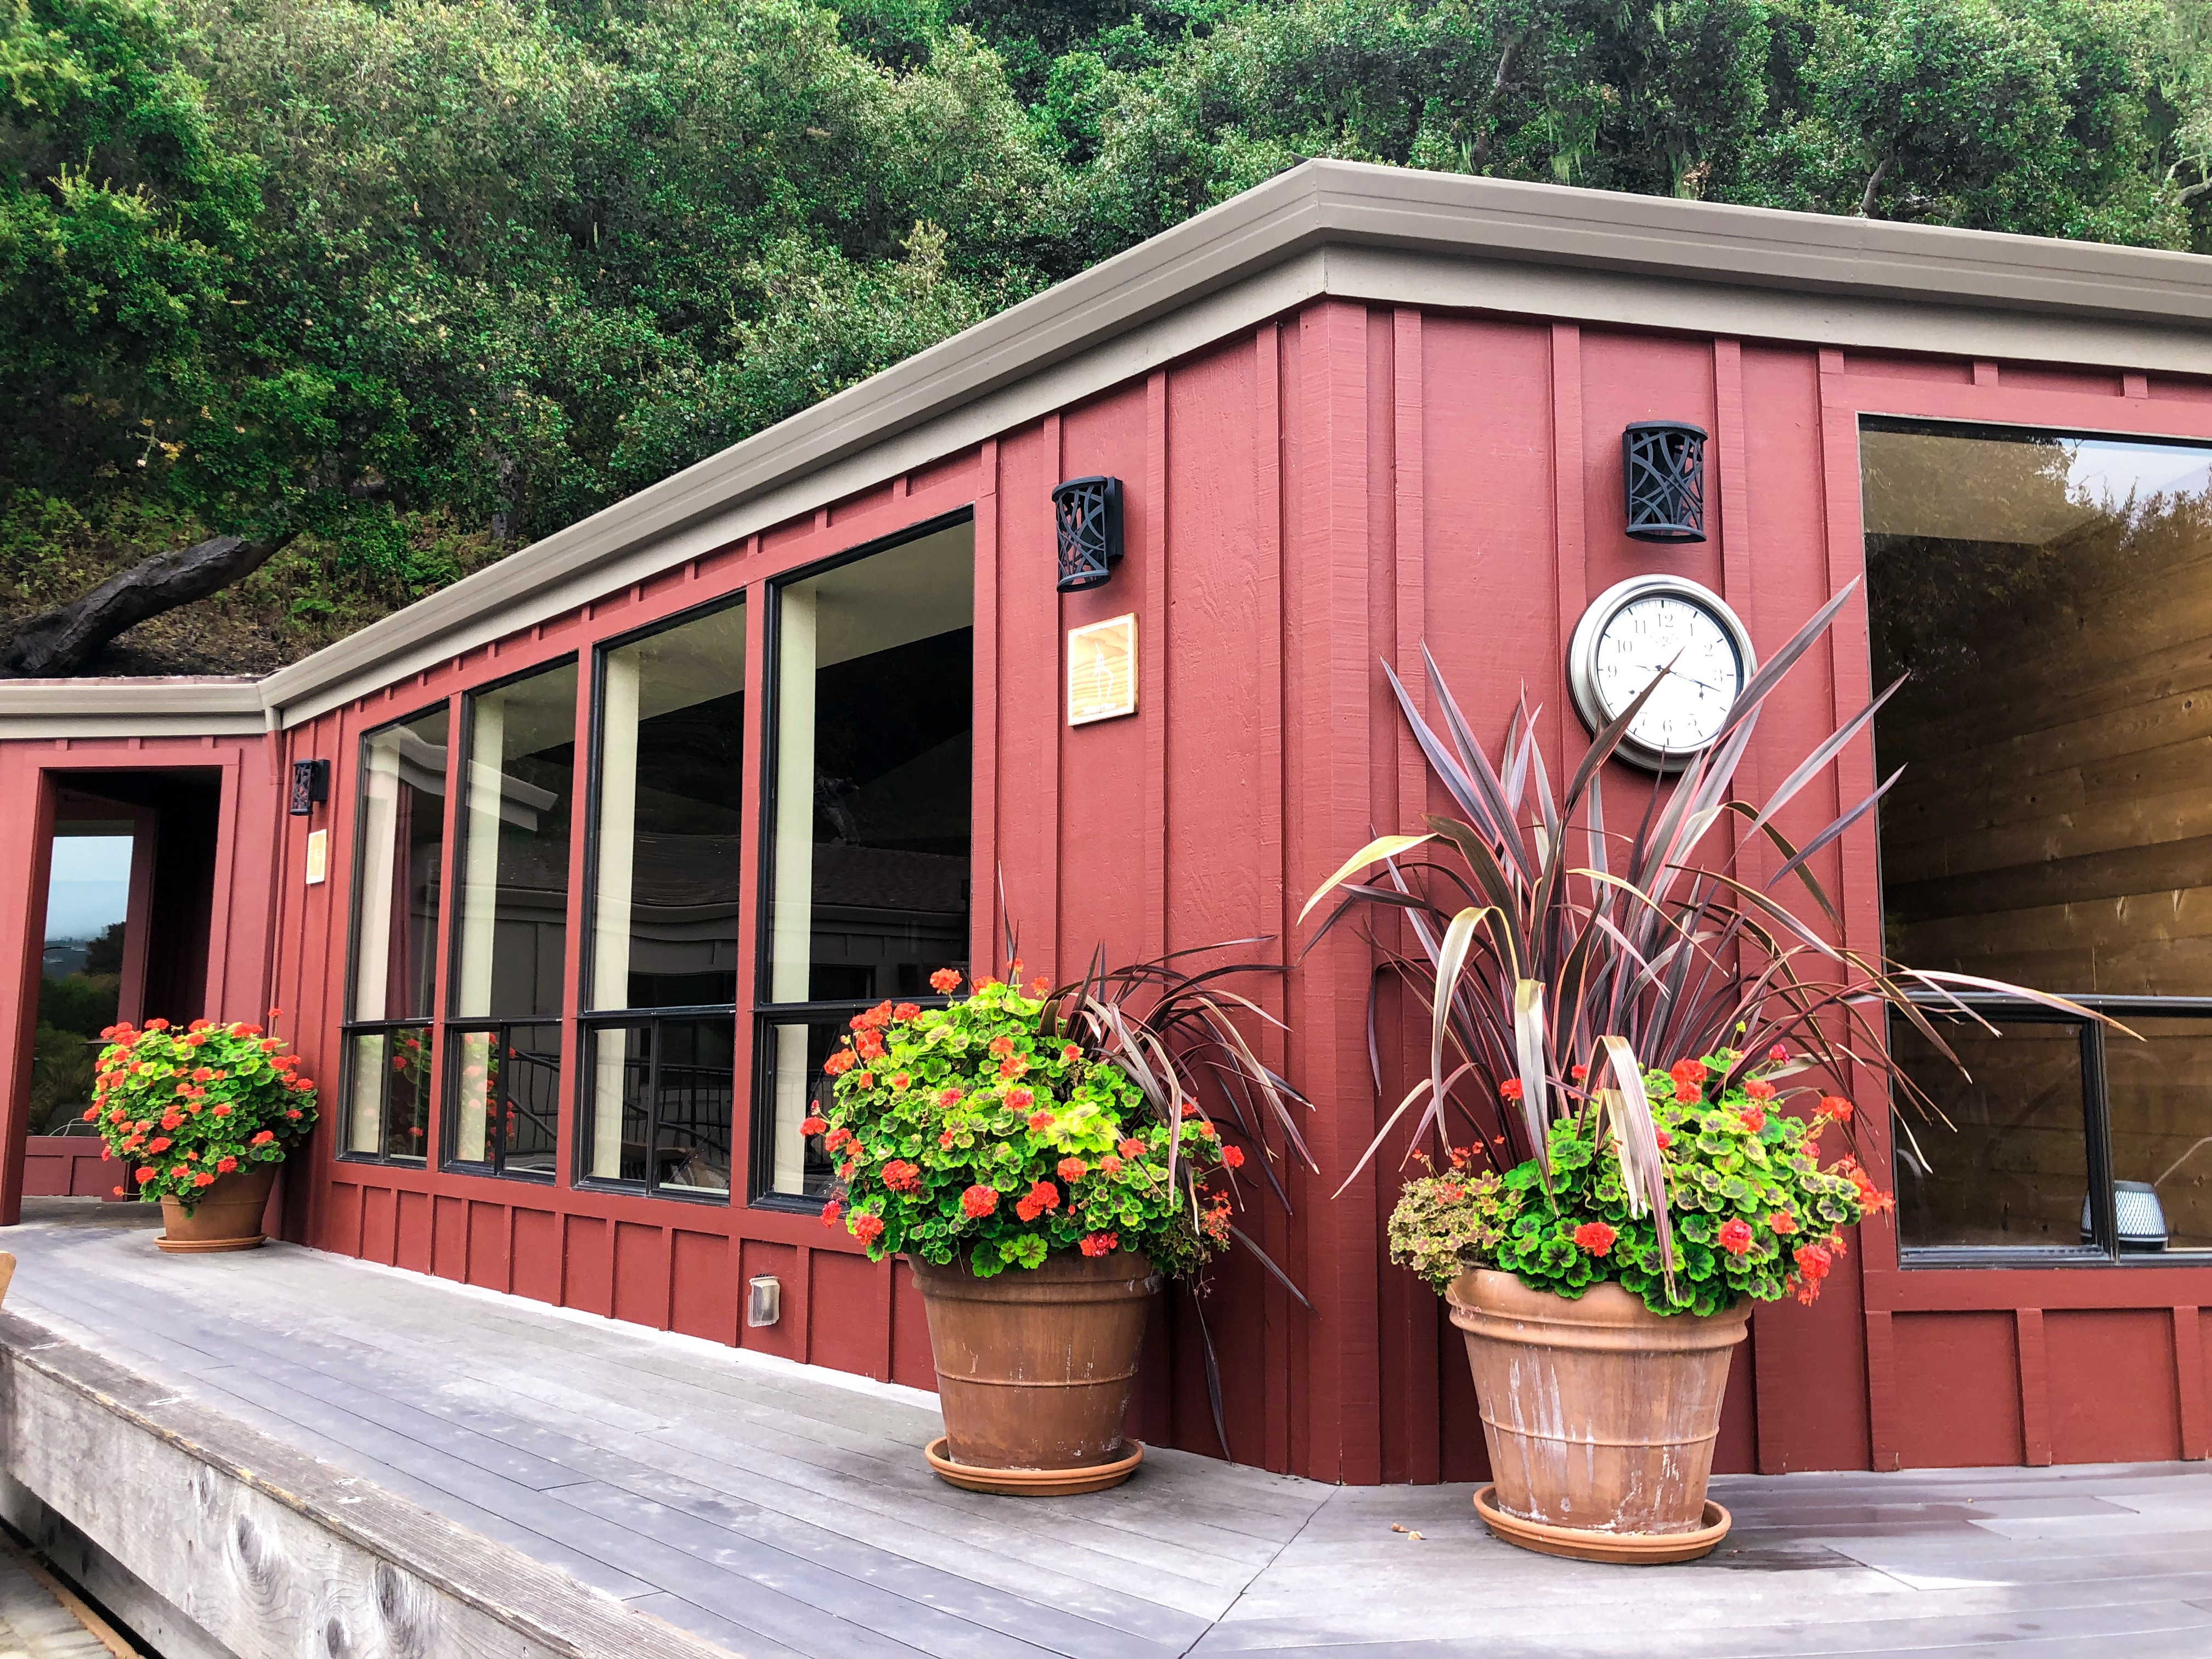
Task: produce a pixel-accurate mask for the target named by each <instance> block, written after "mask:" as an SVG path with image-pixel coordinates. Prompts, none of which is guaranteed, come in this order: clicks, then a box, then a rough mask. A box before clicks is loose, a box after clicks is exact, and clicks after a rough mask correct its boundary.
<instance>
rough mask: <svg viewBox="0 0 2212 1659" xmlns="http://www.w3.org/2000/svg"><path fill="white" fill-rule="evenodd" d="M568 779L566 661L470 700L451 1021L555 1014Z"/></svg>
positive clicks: (571, 708)
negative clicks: (459, 904)
mask: <svg viewBox="0 0 2212 1659" xmlns="http://www.w3.org/2000/svg"><path fill="white" fill-rule="evenodd" d="M575 771H576V665H575V663H574V660H573V659H572V660H570V661H568V662H564V663H562V664H560V665H556V666H555V667H552V668H547V669H541V670H539V671H538V672H536V673H534V674H531V675H528V676H526V677H525V678H521V679H519V680H514V681H511V682H510V683H508V684H506V685H501V686H495V687H493V688H492V689H491V690H486V691H479V692H477V694H476V695H474V696H471V697H470V698H469V700H468V769H467V772H466V774H465V780H466V781H465V784H464V786H463V793H462V820H461V836H460V849H459V854H457V856H458V857H459V861H460V866H461V907H460V915H459V918H458V921H457V924H456V926H455V927H454V951H453V955H454V975H453V994H452V998H451V1002H452V1006H451V1008H450V1010H449V1012H450V1013H451V1014H452V1015H453V1017H455V1018H463V1019H480V1018H483V1017H484V1016H486V1015H498V1016H501V1017H505V1018H518V1017H520V1018H527V1017H530V1016H533V1015H535V1016H540V1017H545V1018H557V1017H558V1016H559V1014H560V1012H561V990H562V970H563V968H564V966H565V956H566V949H567V944H568V822H569V817H570V805H571V799H570V798H571V795H572V793H573V792H574V787H575Z"/></svg>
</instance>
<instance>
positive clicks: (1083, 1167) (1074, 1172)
mask: <svg viewBox="0 0 2212 1659" xmlns="http://www.w3.org/2000/svg"><path fill="white" fill-rule="evenodd" d="M1055 1172H1056V1173H1057V1174H1058V1175H1059V1176H1060V1179H1061V1180H1062V1181H1066V1182H1077V1181H1080V1180H1082V1179H1083V1177H1084V1176H1087V1175H1089V1174H1090V1173H1091V1166H1090V1165H1089V1164H1085V1162H1084V1161H1083V1160H1082V1159H1081V1158H1062V1159H1060V1163H1059V1165H1058V1166H1057V1169H1056V1171H1055Z"/></svg>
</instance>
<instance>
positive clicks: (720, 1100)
mask: <svg viewBox="0 0 2212 1659" xmlns="http://www.w3.org/2000/svg"><path fill="white" fill-rule="evenodd" d="M735 1039H736V1030H735V1024H734V1021H733V1020H732V1019H731V1018H703V1019H684V1018H666V1019H646V1020H637V1021H634V1022H623V1023H622V1024H605V1025H594V1026H593V1027H592V1028H591V1030H590V1031H589V1033H588V1037H587V1040H588V1041H589V1042H590V1043H591V1045H592V1047H591V1055H590V1059H589V1060H588V1062H587V1063H588V1064H589V1065H590V1066H591V1068H592V1080H593V1092H594V1097H595V1098H596V1099H597V1100H599V1102H601V1103H602V1107H601V1109H600V1110H599V1112H597V1113H596V1114H595V1115H594V1116H593V1119H592V1149H591V1153H590V1169H591V1172H592V1174H593V1175H595V1176H601V1177H603V1178H605V1179H609V1180H617V1181H633V1182H649V1183H650V1184H651V1185H652V1186H653V1188H655V1189H656V1190H659V1191H670V1190H675V1191H683V1192H690V1193H695V1194H701V1195H714V1196H726V1195H727V1194H728V1193H729V1190H730V1125H731V1121H732V1118H731V1105H732V1097H733V1095H734V1088H733V1084H734V1080H735V1076H736V1073H735V1069H734V1067H735V1059H736V1054H735Z"/></svg>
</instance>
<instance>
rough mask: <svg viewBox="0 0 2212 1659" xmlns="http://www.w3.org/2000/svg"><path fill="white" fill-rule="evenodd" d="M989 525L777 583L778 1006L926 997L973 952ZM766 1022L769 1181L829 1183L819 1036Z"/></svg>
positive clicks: (774, 949)
mask: <svg viewBox="0 0 2212 1659" xmlns="http://www.w3.org/2000/svg"><path fill="white" fill-rule="evenodd" d="M974 549H975V538H974V534H973V531H972V528H971V526H968V525H964V524H963V525H958V526H953V527H952V528H951V529H948V530H944V531H940V532H937V533H935V534H933V535H930V536H927V537H924V538H920V539H918V540H915V541H913V542H908V543H907V544H903V545H902V546H899V547H895V548H891V549H890V550H886V551H884V552H882V553H878V554H874V555H872V556H869V557H867V558H865V559H860V560H856V561H854V562H852V563H849V564H846V565H842V566H839V567H838V568H835V569H832V570H829V571H825V572H823V574H820V575H817V576H811V577H808V578H806V579H805V580H800V581H797V582H793V583H790V584H788V585H787V586H782V587H780V588H778V589H776V590H775V603H776V613H775V640H776V663H775V687H776V714H775V810H774V812H773V815H772V823H771V825H770V829H771V832H772V833H771V840H772V848H771V853H770V868H771V869H772V871H773V872H774V888H773V892H772V894H771V896H770V923H769V927H770V933H769V973H768V984H767V986H766V987H764V991H765V995H764V997H763V1001H764V1002H766V1003H768V1004H769V1005H775V1004H783V1005H788V1004H793V1003H825V1002H827V1003H833V1004H835V1003H841V1002H842V1003H847V1004H850V1005H853V1006H864V1005H866V1003H868V1002H871V1001H873V1000H878V999H881V998H884V997H914V996H927V995H928V994H930V993H929V975H931V974H932V973H933V972H934V971H935V970H936V969H939V968H945V967H954V968H964V966H965V964H966V962H967V957H968V908H969V799H970V790H971V788H972V781H973V762H972V755H971V750H972V737H973V728H974V710H973V706H972V705H973V684H974V659H975V628H974V623H975V591H974V566H975V552H974ZM838 1023H840V1022H835V1021H833V1022H831V1023H830V1024H829V1025H828V1026H826V1027H825V1026H823V1025H821V1024H819V1023H818V1022H813V1021H808V1020H788V1021H773V1020H764V1021H763V1024H762V1025H761V1027H760V1028H759V1029H760V1041H761V1043H762V1045H763V1060H764V1068H763V1076H764V1080H765V1085H766V1086H765V1091H764V1095H763V1100H762V1103H761V1106H762V1113H763V1133H764V1135H765V1138H766V1140H767V1142H768V1151H769V1156H768V1158H767V1159H766V1160H765V1162H766V1165H767V1173H768V1180H767V1186H768V1189H769V1191H771V1192H774V1193H778V1194H785V1195H787V1196H792V1197H814V1196H818V1195H819V1194H820V1191H821V1187H822V1176H821V1174H820V1173H818V1172H810V1164H811V1163H818V1162H819V1159H818V1155H817V1154H816V1153H813V1152H811V1151H810V1149H809V1148H808V1146H806V1144H805V1137H804V1136H803V1135H802V1134H801V1133H800V1130H799V1125H800V1124H801V1123H802V1122H803V1121H804V1120H805V1117H806V1115H807V1102H808V1100H809V1098H810V1097H811V1095H812V1094H813V1093H814V1092H815V1091H817V1090H818V1089H819V1087H820V1077H819V1066H820V1062H821V1059H822V1054H823V1053H824V1052H826V1049H824V1048H823V1037H822V1032H823V1030H834V1029H835V1026H836V1024H838Z"/></svg>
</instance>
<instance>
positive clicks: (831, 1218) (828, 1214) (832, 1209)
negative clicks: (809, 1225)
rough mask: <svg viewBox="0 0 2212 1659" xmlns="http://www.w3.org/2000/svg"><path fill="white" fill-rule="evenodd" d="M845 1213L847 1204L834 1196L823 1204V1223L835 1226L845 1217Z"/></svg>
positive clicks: (827, 1225) (826, 1225)
mask: <svg viewBox="0 0 2212 1659" xmlns="http://www.w3.org/2000/svg"><path fill="white" fill-rule="evenodd" d="M844 1215H845V1206H843V1205H842V1204H840V1203H839V1202H838V1201H837V1200H836V1199H834V1198H833V1199H831V1200H829V1202H828V1203H827V1204H824V1205H823V1206H822V1225H823V1226H825V1227H834V1226H836V1225H837V1224H838V1222H840V1221H841V1220H842V1219H843V1218H844Z"/></svg>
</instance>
